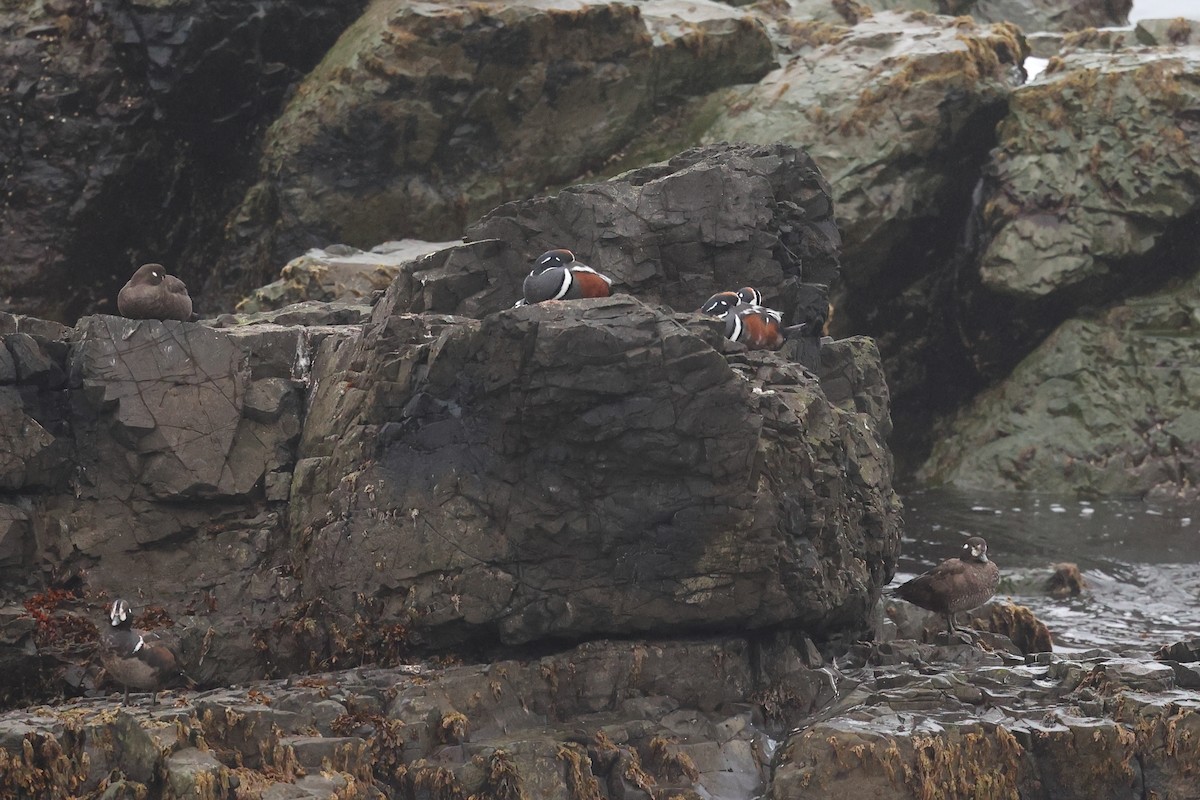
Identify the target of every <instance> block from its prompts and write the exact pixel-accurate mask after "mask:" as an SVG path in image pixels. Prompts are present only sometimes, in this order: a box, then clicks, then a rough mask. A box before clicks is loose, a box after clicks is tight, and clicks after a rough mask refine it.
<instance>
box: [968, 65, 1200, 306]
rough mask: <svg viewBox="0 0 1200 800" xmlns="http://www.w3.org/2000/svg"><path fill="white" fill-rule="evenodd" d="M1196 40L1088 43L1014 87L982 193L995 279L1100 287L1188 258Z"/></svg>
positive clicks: (1061, 288) (1017, 291) (1044, 293)
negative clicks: (1135, 48)
mask: <svg viewBox="0 0 1200 800" xmlns="http://www.w3.org/2000/svg"><path fill="white" fill-rule="evenodd" d="M1197 72H1200V54H1197V53H1196V52H1195V51H1191V50H1187V49H1183V50H1169V49H1168V50H1162V51H1152V52H1138V53H1134V52H1129V51H1125V52H1118V53H1099V52H1092V51H1077V52H1075V53H1072V54H1069V55H1066V56H1063V57H1062V58H1061V59H1060V60H1059V61H1057V62H1055V63H1053V64H1052V65H1051V68H1050V69H1048V70H1047V71H1046V73H1044V75H1043V77H1041V78H1040V79H1039V80H1037V81H1035V82H1034V83H1031V84H1029V85H1027V86H1023V87H1021V88H1020V89H1019V90H1017V91H1016V92H1014V93H1013V97H1012V104H1011V111H1010V113H1009V115H1008V117H1007V118H1006V119H1005V121H1004V124H1003V125H1001V126H1000V142H999V147H998V148H997V150H996V152H995V153H994V155H993V157H992V162H991V165H990V167H989V170H988V177H987V180H986V183H985V187H984V194H983V224H984V236H985V240H986V247H985V248H984V250H983V253H982V256H981V261H980V266H979V270H980V274H981V276H982V280H983V284H984V286H986V287H987V288H988V289H990V290H992V291H995V292H998V293H1002V294H1008V295H1012V296H1015V297H1019V298H1022V299H1028V300H1035V299H1041V298H1053V297H1059V296H1067V295H1069V296H1073V297H1077V296H1079V295H1080V294H1081V293H1082V292H1090V293H1092V294H1093V295H1095V294H1097V293H1101V292H1103V291H1106V290H1107V291H1112V290H1114V289H1116V288H1118V287H1120V286H1127V285H1128V284H1129V283H1130V282H1131V281H1134V280H1137V281H1146V280H1149V279H1153V277H1158V278H1165V277H1166V276H1168V275H1169V274H1171V273H1172V272H1174V271H1176V270H1178V269H1179V268H1180V265H1179V258H1180V255H1173V253H1174V252H1175V250H1176V243H1177V242H1179V241H1181V239H1182V237H1186V236H1190V235H1191V228H1192V225H1193V222H1192V217H1193V216H1194V214H1195V213H1196V209H1197V204H1198V201H1200V191H1198V190H1197V189H1196V184H1197V177H1198V176H1200V150H1198V148H1197V141H1200V128H1198V127H1197V124H1196V122H1195V120H1193V119H1192V117H1191V116H1190V112H1189V111H1188V110H1187V109H1189V108H1191V107H1193V106H1195V105H1196V104H1197V103H1200V87H1198V86H1197V85H1196V82H1195V81H1193V80H1191V79H1190V77H1189V76H1192V75H1195V74H1196V73H1197Z"/></svg>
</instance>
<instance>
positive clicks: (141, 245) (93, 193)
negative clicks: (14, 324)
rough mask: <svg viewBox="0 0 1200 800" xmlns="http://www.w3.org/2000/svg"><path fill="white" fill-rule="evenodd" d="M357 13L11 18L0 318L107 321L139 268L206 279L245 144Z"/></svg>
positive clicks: (38, 9)
mask: <svg viewBox="0 0 1200 800" xmlns="http://www.w3.org/2000/svg"><path fill="white" fill-rule="evenodd" d="M360 5H361V0H327V1H326V2H322V3H319V4H312V3H305V4H301V3H292V2H288V0H266V2H262V3H256V4H247V3H243V2H240V0H180V1H179V2H168V3H161V2H154V3H91V2H85V0H52V1H51V2H47V3H43V2H41V1H40V0H37V2H33V1H32V0H29V1H27V2H26V1H23V0H18V1H17V2H13V3H7V4H5V6H4V9H3V10H0V30H2V31H4V36H3V37H0V84H2V85H4V86H5V87H7V91H6V92H5V93H4V94H3V95H2V96H0V113H2V116H3V118H4V120H5V122H4V124H3V126H2V127H0V152H3V153H5V166H4V171H5V173H4V181H5V192H6V196H5V203H4V213H3V217H2V218H0V225H2V226H3V227H2V229H0V238H3V240H4V242H5V264H4V267H3V268H0V310H11V309H13V308H18V309H20V310H21V311H23V312H25V313H30V314H37V315H39V316H46V317H51V318H57V319H62V320H72V321H73V320H74V319H75V318H76V317H77V316H78V315H79V314H80V313H82V312H83V311H85V310H92V311H97V310H99V311H103V310H111V309H112V308H114V305H112V304H113V300H114V299H115V297H116V293H117V290H118V289H119V288H120V287H121V285H122V284H123V283H124V282H125V281H126V279H128V277H129V275H130V273H132V271H133V268H134V267H136V266H137V265H138V264H140V263H142V262H146V261H162V262H166V263H169V264H170V265H171V267H172V271H173V272H174V271H176V269H175V268H176V266H177V261H179V260H182V261H184V262H185V263H184V264H183V268H182V269H181V270H179V272H180V274H182V276H183V277H184V278H185V279H189V280H191V279H194V278H196V277H205V276H206V273H207V268H206V266H202V265H203V264H204V256H203V254H202V251H203V249H204V248H205V247H208V246H210V245H211V242H212V238H213V234H214V232H215V230H216V228H217V227H218V225H219V224H220V222H221V221H222V220H223V217H224V215H225V213H227V208H226V207H224V205H225V204H226V203H228V202H229V199H228V198H227V197H226V192H228V190H229V187H228V185H227V184H226V183H225V182H226V181H229V180H230V179H231V177H232V176H236V175H237V174H238V173H239V170H240V169H241V168H244V167H248V166H250V163H249V161H248V158H247V157H248V156H249V155H250V154H251V153H252V152H253V148H246V147H245V146H244V145H243V144H242V142H243V140H244V138H245V137H246V136H247V135H248V134H249V133H250V131H251V130H252V129H253V127H254V126H255V125H257V124H260V123H261V122H262V121H263V119H264V117H265V116H266V115H269V114H271V113H272V112H273V111H274V110H275V108H276V107H277V105H278V103H279V100H280V99H281V97H282V94H283V92H284V90H285V89H286V88H287V87H288V85H289V83H290V82H292V81H294V80H297V79H298V77H299V76H300V75H302V74H303V73H304V72H305V71H306V70H308V69H309V68H310V67H311V66H312V64H313V63H314V62H315V60H316V58H317V54H319V53H320V52H322V51H323V50H324V48H325V47H327V46H328V43H329V42H331V41H332V40H333V38H334V37H335V36H336V35H337V31H338V30H340V28H341V27H342V26H344V25H345V24H346V23H347V22H348V21H349V18H350V17H352V16H353V15H354V14H355V13H356V11H357V9H358V8H359V7H360ZM235 181H236V178H235ZM192 283H193V289H195V288H197V287H198V285H199V283H200V281H198V280H192ZM64 289H65V291H64Z"/></svg>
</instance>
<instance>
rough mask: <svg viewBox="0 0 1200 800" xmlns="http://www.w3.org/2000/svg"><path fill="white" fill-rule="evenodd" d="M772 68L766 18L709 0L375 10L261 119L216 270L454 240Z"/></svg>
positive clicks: (379, 0) (375, 6)
mask: <svg viewBox="0 0 1200 800" xmlns="http://www.w3.org/2000/svg"><path fill="white" fill-rule="evenodd" d="M773 63H774V52H773V49H772V47H771V44H770V41H769V39H768V37H767V34H766V31H765V29H764V28H763V26H762V25H761V24H760V23H758V22H757V21H756V20H755V19H754V18H753V17H751V16H748V15H747V14H745V12H742V11H737V10H735V9H733V8H730V7H728V6H724V5H722V4H718V3H708V2H696V3H688V4H676V3H671V2H661V3H647V4H636V5H627V4H620V3H609V2H603V1H602V0H588V1H587V2H583V3H579V2H551V3H538V4H530V5H526V4H521V3H516V4H508V3H503V2H497V3H465V2H464V3H453V4H445V3H421V2H418V3H412V2H399V0H375V2H374V3H372V5H371V6H370V7H369V8H368V10H367V11H366V13H365V14H364V15H363V16H362V17H361V18H360V19H359V20H358V21H357V22H356V23H355V24H354V25H353V26H352V27H351V28H350V29H349V30H347V31H346V33H345V34H344V35H343V36H342V38H341V40H340V41H339V42H338V43H337V44H336V45H335V46H334V47H333V48H332V49H331V50H330V52H329V53H328V54H327V55H326V57H325V59H324V61H323V62H322V63H321V64H320V65H319V66H318V67H317V68H316V69H315V70H314V71H313V72H312V73H311V74H310V75H309V77H308V79H307V80H306V81H305V83H304V85H303V86H301V88H300V89H299V91H298V92H297V94H296V96H295V97H294V98H293V100H292V101H291V102H290V103H289V105H288V107H287V108H286V109H285V110H284V112H283V114H282V116H281V117H280V118H279V119H278V120H277V121H276V123H275V124H274V125H273V126H272V129H271V131H270V132H269V134H268V135H267V140H266V145H265V151H266V152H265V155H264V159H263V163H262V168H261V177H260V180H259V182H258V183H257V184H256V185H255V186H254V187H253V188H252V189H251V190H250V191H249V192H248V193H247V194H246V197H245V199H244V201H243V203H242V206H241V208H240V210H239V211H238V212H237V215H236V217H237V219H236V224H235V225H234V227H233V228H232V229H231V231H232V233H233V239H232V240H231V241H230V242H229V243H228V246H227V247H226V252H225V257H224V260H223V261H222V264H223V265H224V266H223V267H221V268H219V269H221V270H222V273H221V276H222V277H228V276H227V273H229V272H230V271H231V270H234V269H236V270H242V269H250V270H251V271H252V273H253V274H256V275H265V274H266V272H267V270H268V269H274V268H275V265H276V264H278V263H279V262H280V261H283V260H285V259H287V258H291V257H294V256H295V255H296V254H297V253H299V252H303V251H305V250H307V249H308V248H310V247H313V246H323V245H325V244H327V243H328V242H330V241H340V242H347V243H350V244H353V245H356V246H359V247H369V246H372V245H374V244H376V243H378V242H380V241H386V240H388V239H391V238H395V237H397V236H418V237H423V238H446V237H450V236H455V235H458V234H459V233H461V231H462V228H463V227H464V226H465V225H466V224H467V223H468V222H469V221H470V220H471V219H472V218H474V217H475V216H477V215H478V214H480V213H482V212H484V211H487V210H488V209H490V208H492V207H493V206H495V205H497V204H498V203H501V202H504V201H506V200H510V199H513V198H516V197H525V196H529V195H531V194H533V193H535V192H537V191H539V190H542V189H544V188H545V187H547V186H550V185H554V184H561V183H563V182H566V181H569V180H571V179H573V178H576V177H578V176H579V175H581V174H583V173H585V172H586V171H588V170H589V169H593V168H595V167H597V166H599V165H601V164H603V163H604V162H605V160H606V159H607V158H608V157H609V156H610V155H611V154H613V153H615V152H616V151H618V150H619V149H620V148H621V147H622V146H623V145H624V143H625V142H626V141H628V140H629V139H630V138H631V137H632V136H633V135H634V134H635V133H636V132H637V131H638V130H640V129H641V128H642V127H643V126H644V125H646V124H647V123H648V122H649V121H650V120H651V119H652V118H653V117H654V115H655V114H656V113H659V112H660V110H661V109H660V108H659V107H658V105H659V104H660V103H666V104H668V105H670V104H672V103H675V102H678V99H679V98H681V97H683V96H685V95H689V94H695V93H698V92H704V91H709V90H711V89H713V88H715V87H717V86H721V85H728V84H731V83H740V82H744V81H747V80H754V79H756V78H758V77H759V76H760V75H762V74H763V73H765V72H766V71H767V70H768V69H770V68H771V67H772V66H773ZM247 288H249V287H247Z"/></svg>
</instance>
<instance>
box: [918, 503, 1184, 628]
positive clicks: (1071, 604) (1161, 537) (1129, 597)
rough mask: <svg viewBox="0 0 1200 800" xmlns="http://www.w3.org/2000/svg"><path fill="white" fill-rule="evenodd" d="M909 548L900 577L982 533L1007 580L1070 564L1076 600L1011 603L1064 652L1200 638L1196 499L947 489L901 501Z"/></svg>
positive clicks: (1034, 596) (1030, 591)
mask: <svg viewBox="0 0 1200 800" xmlns="http://www.w3.org/2000/svg"><path fill="white" fill-rule="evenodd" d="M904 502H905V515H904V516H905V528H906V530H905V538H904V542H903V545H904V552H903V554H902V556H901V558H900V564H899V567H898V572H897V575H896V581H895V582H896V583H900V582H902V581H904V580H907V579H908V578H911V577H913V576H914V575H916V574H919V573H921V572H923V571H925V570H926V569H929V567H931V566H933V565H934V564H936V563H938V562H940V561H941V560H942V559H944V558H948V557H950V556H952V555H957V554H958V548H959V547H960V546H961V545H962V542H963V539H965V538H966V537H968V536H983V537H984V538H985V539H987V541H988V553H989V555H991V556H992V557H993V558H994V559H995V560H996V562H997V563H998V564H999V565H1000V568H1001V570H1002V574H1004V575H1005V577H1017V578H1019V577H1020V576H1022V575H1037V574H1039V573H1041V574H1048V572H1049V568H1050V566H1051V565H1052V564H1055V563H1058V562H1060V561H1073V562H1075V563H1076V564H1078V565H1079V569H1080V570H1081V571H1082V572H1083V574H1084V577H1085V578H1086V580H1087V582H1088V589H1087V590H1086V591H1085V593H1084V594H1083V595H1082V596H1080V597H1074V598H1065V599H1056V598H1053V597H1050V596H1049V595H1045V594H1040V593H1038V592H1037V591H1036V589H1034V588H1033V587H1036V586H1037V584H1038V582H1037V581H1020V580H1017V581H1016V585H1017V586H1019V587H1020V586H1024V587H1029V588H1027V589H1026V590H1025V591H1024V592H1023V593H1014V594H1011V595H1008V596H1011V597H1012V599H1013V600H1014V601H1015V602H1017V603H1020V604H1022V605H1027V606H1029V607H1030V608H1031V609H1033V612H1034V613H1035V614H1037V615H1038V617H1039V618H1041V619H1042V620H1043V621H1044V622H1045V623H1046V625H1047V626H1049V627H1050V630H1051V631H1052V632H1053V634H1054V643H1055V649H1056V650H1059V651H1061V652H1073V651H1081V650H1090V649H1093V648H1105V649H1110V650H1117V651H1129V650H1138V651H1153V650H1156V649H1157V648H1158V647H1159V646H1160V645H1162V644H1168V643H1170V642H1175V641H1179V640H1180V639H1184V638H1187V637H1190V636H1200V611H1197V608H1198V607H1200V535H1198V534H1197V531H1196V530H1195V528H1193V527H1192V524H1191V523H1192V519H1193V518H1195V517H1196V516H1197V510H1198V508H1197V506H1196V505H1194V504H1191V505H1188V504H1179V505H1169V504H1154V503H1144V502H1138V501H1127V500H1098V501H1092V502H1087V501H1075V500H1062V499H1058V498H1049V497H1043V496H1037V495H1016V494H982V493H978V492H972V493H967V492H958V491H950V490H930V491H922V492H914V493H911V494H908V495H906V496H905V498H904Z"/></svg>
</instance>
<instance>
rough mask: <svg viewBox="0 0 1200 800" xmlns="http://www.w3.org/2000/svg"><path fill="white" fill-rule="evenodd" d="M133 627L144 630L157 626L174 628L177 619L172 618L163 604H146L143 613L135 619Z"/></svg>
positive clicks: (150, 629)
mask: <svg viewBox="0 0 1200 800" xmlns="http://www.w3.org/2000/svg"><path fill="white" fill-rule="evenodd" d="M133 627H135V628H138V629H139V630H143V631H152V630H154V629H155V628H173V627H175V620H173V619H171V615H170V614H168V613H167V610H166V609H165V608H163V607H162V606H146V608H145V610H144V611H142V615H141V616H140V617H138V618H137V619H135V620H134V621H133Z"/></svg>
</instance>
